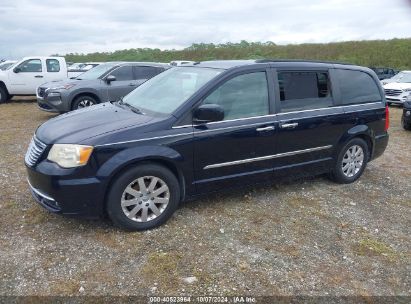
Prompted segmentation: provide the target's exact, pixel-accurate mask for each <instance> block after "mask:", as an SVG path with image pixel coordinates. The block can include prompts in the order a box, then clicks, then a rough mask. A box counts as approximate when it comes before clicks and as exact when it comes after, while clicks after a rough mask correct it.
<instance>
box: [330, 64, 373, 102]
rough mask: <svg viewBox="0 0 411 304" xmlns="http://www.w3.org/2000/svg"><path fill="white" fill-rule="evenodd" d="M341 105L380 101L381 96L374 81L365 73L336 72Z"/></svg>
mask: <svg viewBox="0 0 411 304" xmlns="http://www.w3.org/2000/svg"><path fill="white" fill-rule="evenodd" d="M335 75H336V77H337V81H338V84H339V86H340V91H341V98H342V103H343V104H353V103H365V102H375V101H381V94H380V91H379V89H378V86H377V84H376V83H375V81H374V79H373V78H372V77H371V76H370V75H368V74H367V73H364V72H361V71H352V70H336V71H335Z"/></svg>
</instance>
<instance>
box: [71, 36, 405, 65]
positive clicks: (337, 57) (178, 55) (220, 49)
mask: <svg viewBox="0 0 411 304" xmlns="http://www.w3.org/2000/svg"><path fill="white" fill-rule="evenodd" d="M65 58H66V60H67V61H69V62H86V61H154V62H170V61H172V60H193V61H204V60H218V59H266V58H269V59H311V60H326V61H341V62H348V63H353V64H358V65H362V66H369V67H392V68H396V69H411V38H409V39H391V40H368V41H347V42H335V43H304V44H289V45H277V44H275V43H274V42H247V41H241V42H239V43H225V44H213V43H194V44H192V45H191V46H189V47H187V48H185V49H182V50H175V49H172V50H160V49H157V48H156V49H151V48H135V49H126V50H118V51H115V52H100V53H89V54H78V53H70V54H67V55H65Z"/></svg>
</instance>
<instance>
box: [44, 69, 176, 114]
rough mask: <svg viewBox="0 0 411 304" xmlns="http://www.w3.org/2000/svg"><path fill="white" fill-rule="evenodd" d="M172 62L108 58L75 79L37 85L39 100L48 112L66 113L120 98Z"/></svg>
mask: <svg viewBox="0 0 411 304" xmlns="http://www.w3.org/2000/svg"><path fill="white" fill-rule="evenodd" d="M169 68H170V66H169V65H168V64H162V63H150V62H107V63H104V64H100V65H99V66H97V67H95V68H93V69H91V70H89V71H87V72H85V73H83V74H81V75H79V76H77V77H76V78H74V79H68V80H64V81H56V82H48V83H44V84H42V85H40V86H39V87H38V88H37V103H38V105H39V107H40V109H42V110H44V111H48V112H58V113H64V112H68V111H71V110H76V109H79V108H84V107H88V106H92V105H95V104H98V103H102V102H106V101H117V100H119V99H120V98H121V97H123V96H125V95H127V94H128V93H130V92H131V91H132V90H134V89H135V88H136V87H138V86H139V85H141V84H142V83H143V82H145V81H146V80H148V79H150V78H152V77H154V76H156V75H157V74H160V73H161V72H163V71H165V70H167V69H169Z"/></svg>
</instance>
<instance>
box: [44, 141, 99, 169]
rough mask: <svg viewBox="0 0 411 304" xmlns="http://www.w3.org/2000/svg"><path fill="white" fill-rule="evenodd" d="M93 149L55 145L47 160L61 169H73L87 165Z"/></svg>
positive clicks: (80, 146) (89, 147)
mask: <svg viewBox="0 0 411 304" xmlns="http://www.w3.org/2000/svg"><path fill="white" fill-rule="evenodd" d="M91 152H93V147H91V146H82V145H71V144H55V145H53V147H51V150H50V152H49V155H48V156H47V159H48V160H50V161H52V162H55V163H56V164H58V165H59V166H60V167H63V168H74V167H79V166H84V165H86V164H87V162H88V160H89V158H90V155H91Z"/></svg>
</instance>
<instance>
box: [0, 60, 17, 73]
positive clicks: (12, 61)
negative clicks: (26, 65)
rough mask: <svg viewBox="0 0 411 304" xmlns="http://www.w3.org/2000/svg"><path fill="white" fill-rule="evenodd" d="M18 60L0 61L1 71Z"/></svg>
mask: <svg viewBox="0 0 411 304" xmlns="http://www.w3.org/2000/svg"><path fill="white" fill-rule="evenodd" d="M16 62H17V61H16V60H5V61H3V62H1V63H0V71H5V70H7V69H8V68H10V67H11V66H12V65H14V64H15V63H16Z"/></svg>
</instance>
